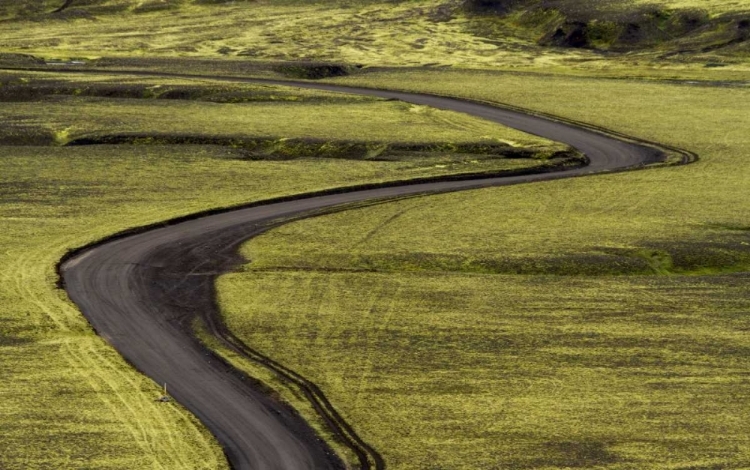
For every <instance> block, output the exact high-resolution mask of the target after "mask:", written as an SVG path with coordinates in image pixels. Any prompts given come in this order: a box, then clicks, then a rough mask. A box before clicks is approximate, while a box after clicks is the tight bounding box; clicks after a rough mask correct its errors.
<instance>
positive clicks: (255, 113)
mask: <svg viewBox="0 0 750 470" xmlns="http://www.w3.org/2000/svg"><path fill="white" fill-rule="evenodd" d="M45 77H48V78H47V79H44V78H41V77H38V76H34V75H31V74H3V75H2V78H1V79H0V83H2V86H0V100H2V103H1V106H0V120H1V121H2V122H3V126H2V131H1V132H0V134H2V136H0V280H1V281H2V282H0V377H2V381H1V383H0V429H1V430H2V432H0V468H2V469H3V470H6V469H7V470H27V469H36V468H55V469H67V468H96V469H128V470H131V469H147V468H148V469H151V468H153V469H175V470H177V469H179V470H183V469H221V468H227V464H226V462H225V460H224V456H223V454H222V451H221V449H220V448H219V446H218V445H217V444H216V442H215V441H214V439H213V438H212V437H211V436H210V435H209V434H208V433H207V432H206V431H205V429H203V428H202V426H201V425H200V424H199V423H198V422H197V421H196V420H195V419H194V418H193V417H192V416H191V415H190V414H189V413H187V412H186V411H185V410H184V409H182V408H181V407H180V406H179V405H177V404H175V403H158V402H156V401H155V399H156V398H157V397H158V396H159V395H160V389H159V387H158V386H157V385H156V384H154V383H152V382H151V381H150V380H148V379H146V378H144V377H143V376H141V375H140V374H138V373H137V372H135V371H134V370H133V369H132V368H131V367H130V366H129V365H128V364H126V363H125V362H124V361H123V360H122V359H121V358H120V357H119V355H117V353H116V352H115V351H114V350H112V349H111V348H110V347H109V345H108V344H107V343H106V341H104V340H103V339H101V338H99V337H98V336H96V335H95V334H94V332H93V331H92V330H91V328H90V327H89V325H88V323H87V322H86V321H85V319H84V317H83V316H82V315H81V314H80V312H78V311H77V309H76V308H75V307H74V306H73V305H72V304H71V303H70V302H69V301H68V300H67V298H66V296H65V294H64V292H63V291H62V290H60V289H58V288H57V287H56V281H57V278H56V274H55V265H56V263H57V262H58V260H59V259H60V258H61V257H62V256H63V254H64V253H65V252H66V251H67V250H69V249H71V248H75V247H78V246H82V245H85V244H87V243H90V242H93V241H95V240H97V239H100V238H103V237H106V236H108V235H111V234H112V233H115V232H118V231H121V230H124V229H127V228H131V227H135V226H140V225H145V224H150V223H156V222H159V221H163V220H165V219H169V218H173V217H176V216H180V215H186V214H190V213H194V212H198V211H201V210H206V209H209V208H215V207H223V206H229V205H233V204H239V203H243V202H248V201H255V200H260V199H264V198H269V197H275V196H283V195H289V194H295V193H301V192H306V191H313V190H320V189H325V188H332V187H339V186H346V185H353V184H358V183H363V182H372V181H383V180H388V179H391V180H392V179H402V178H405V177H411V176H425V175H430V174H435V172H438V173H440V172H445V171H451V170H450V168H449V167H452V168H453V171H456V170H458V171H464V169H465V168H466V167H471V166H482V164H480V163H477V164H475V163H471V162H472V161H474V160H476V159H477V157H476V156H474V157H470V156H469V155H468V154H464V155H460V154H458V153H456V152H454V151H446V152H444V153H440V152H423V153H418V152H417V153H416V154H415V153H414V152H406V153H402V154H395V155H394V154H391V155H390V158H380V159H375V158H373V159H369V160H368V159H366V158H347V159H342V158H328V157H327V154H326V151H325V148H321V147H320V146H319V147H316V148H315V151H314V152H313V155H312V156H308V157H305V158H292V159H285V160H282V161H279V159H277V158H274V157H273V155H272V153H269V154H270V155H271V156H270V157H269V158H260V157H258V158H247V154H246V153H245V150H244V149H242V148H234V147H233V146H231V145H134V144H128V145H94V146H64V144H65V143H66V142H68V140H69V139H73V138H76V137H77V136H85V135H92V134H99V133H105V132H112V131H113V130H119V131H125V130H127V131H138V132H149V133H160V134H162V135H170V133H174V132H176V131H180V132H194V133H195V132H199V131H201V132H209V131H210V132H211V133H212V134H213V133H215V134H221V133H222V132H224V133H231V134H232V135H235V134H237V133H242V132H250V131H252V132H253V135H260V136H269V135H273V136H278V137H281V136H284V137H290V138H299V139H309V138H316V139H319V141H320V142H334V143H335V142H345V141H349V140H351V141H356V139H358V138H362V136H364V135H368V136H379V137H383V138H384V137H385V136H386V135H390V136H394V137H395V136H399V137H404V139H407V137H408V139H415V140H417V141H421V142H426V143H430V142H432V143H434V144H436V146H438V147H440V146H442V145H446V144H450V143H451V142H461V141H464V142H466V141H469V139H473V138H474V137H475V136H476V135H477V134H480V135H484V134H486V135H487V136H492V138H499V139H505V140H514V141H515V140H520V141H524V142H535V143H537V144H541V145H542V146H543V145H544V144H545V141H542V140H540V139H537V138H534V137H532V136H525V135H523V134H520V133H517V132H513V131H508V132H506V131H505V130H503V129H502V128H501V127H499V126H496V125H491V126H490V125H488V124H487V123H484V122H481V121H477V120H474V119H469V118H467V117H464V116H460V115H454V114H450V113H442V112H438V113H435V112H432V111H430V110H424V109H412V108H409V107H404V106H399V105H396V104H394V103H388V102H377V101H358V100H351V99H341V98H337V97H333V96H332V95H329V94H310V93H304V92H295V91H290V90H285V89H281V88H265V87H260V88H258V87H234V88H233V87H230V86H228V85H226V84H217V83H199V84H196V83H191V84H186V83H176V82H169V81H166V82H163V83H154V82H152V81H142V80H119V79H117V80H116V79H113V78H112V77H100V79H99V80H94V81H81V80H78V81H77V80H76V79H74V78H68V77H54V80H50V79H49V76H47V75H45ZM157 85H161V87H159V86H157ZM9 90H10V91H9ZM144 90H145V91H146V92H147V93H145V92H144ZM170 90H172V91H175V90H176V91H180V92H186V90H187V91H191V92H192V93H194V94H195V95H196V96H203V97H208V96H212V97H214V98H216V99H215V100H213V101H211V100H208V101H200V100H197V98H196V97H195V96H194V98H195V99H194V100H186V99H184V98H185V97H186V95H180V96H182V98H183V99H177V98H179V97H180V96H172V97H171V99H167V98H169V97H168V96H162V99H161V100H160V99H157V97H156V96H155V95H156V94H159V93H162V92H163V93H168V92H170ZM176 91H175V93H176V94H178V93H177V92H176ZM128 94H130V95H128ZM188 95H189V93H188ZM271 95H272V96H273V97H275V98H271ZM107 96H109V97H107ZM127 96H131V97H130V98H127ZM227 96H230V97H234V98H238V97H244V98H247V99H242V100H240V101H241V102H240V103H236V104H228V103H225V102H220V103H217V102H215V101H217V100H218V98H217V97H224V98H226V97H227ZM293 98H296V100H292V99H293ZM219 101H220V100H219ZM290 102H291V104H290ZM149 104H150V105H151V106H147V105H149ZM363 107H364V108H363ZM218 110H220V112H219V111H218ZM315 116H317V119H316V118H315ZM232 117H233V118H234V119H232ZM321 117H324V118H325V119H321ZM294 123H297V124H299V127H297V126H295V125H294ZM303 124H304V126H303ZM241 135H244V134H241ZM437 135H441V136H442V137H444V138H445V139H446V140H439V141H434V140H431V139H433V138H435V137H436V136H437ZM13 139H15V140H14V143H15V144H22V145H15V146H10V145H8V143H9V142H10V141H11V140H13ZM408 139H407V140H408ZM448 147H450V145H448ZM383 155H388V152H387V149H386V150H384V151H383ZM484 157H486V158H488V159H489V160H488V161H490V160H493V159H492V158H490V156H488V155H485V156H484ZM480 158H481V157H480ZM514 161H516V162H519V163H510V166H514V165H517V164H521V165H522V164H523V162H522V161H521V160H514ZM498 164H499V165H500V166H502V165H503V163H502V162H501V160H497V159H494V163H492V164H491V165H490V166H492V167H493V168H498V167H497V166H496V165H498Z"/></svg>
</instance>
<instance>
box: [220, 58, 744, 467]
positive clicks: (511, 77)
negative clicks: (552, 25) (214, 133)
mask: <svg viewBox="0 0 750 470" xmlns="http://www.w3.org/2000/svg"><path fill="white" fill-rule="evenodd" d="M341 81H343V82H345V83H356V84H360V85H363V84H364V85H370V86H383V87H396V88H407V89H419V90H423V91H428V92H433V93H443V94H450V95H458V96H467V97H469V98H473V99H481V100H489V101H492V100H497V101H500V102H506V103H512V104H515V105H519V106H531V107H534V109H537V110H539V111H544V112H549V113H554V114H558V115H562V116H566V117H569V118H573V119H578V120H583V121H586V122H590V123H593V124H597V125H601V126H606V127H609V128H613V129H617V130H619V131H622V132H626V133H629V134H632V135H636V136H639V137H642V138H646V139H652V140H657V141H661V142H664V143H668V144H672V145H676V146H680V147H683V148H686V149H689V150H692V151H695V152H697V153H698V154H699V155H700V156H701V160H700V162H698V163H696V164H693V165H689V166H686V167H675V168H662V169H657V170H649V171H642V172H633V173H627V174H617V175H605V176H597V177H589V178H578V179H572V180H566V181H555V182H547V183H539V184H534V185H527V186H515V187H508V188H499V189H486V190H480V191H472V192H465V193H458V194H449V195H440V196H433V197H427V198H422V199H413V200H407V201H401V202H397V203H392V204H385V205H379V206H376V207H372V208H367V209H359V210H352V211H348V212H343V213H339V214H334V215H329V216H324V217H319V218H314V219H308V220H304V221H300V222H295V223H293V224H290V225H286V226H284V227H280V228H278V229H275V230H273V231H271V232H269V233H267V234H266V235H263V236H261V237H259V238H257V239H255V240H253V241H251V242H250V243H248V244H247V245H246V246H245V248H244V249H243V252H244V255H245V256H246V257H248V259H252V260H253V262H252V263H251V264H249V265H247V266H246V268H245V272H241V273H233V274H229V275H226V276H224V277H223V278H222V279H221V280H220V282H219V290H220V301H221V304H222V306H223V308H224V309H225V312H226V321H227V323H228V325H229V326H230V327H231V328H232V329H233V330H234V331H235V332H236V333H238V334H239V335H240V336H241V337H242V338H243V340H245V341H246V342H247V343H248V344H251V345H253V347H255V348H257V349H259V350H261V351H262V352H263V353H265V354H268V355H270V356H272V357H274V358H275V359H277V360H279V361H280V362H282V363H284V364H286V365H287V366H289V367H291V368H292V369H294V370H296V371H298V372H300V373H302V374H303V375H305V376H306V377H307V378H308V379H310V380H312V381H314V382H316V383H317V384H319V385H320V386H321V387H322V389H323V390H324V391H325V393H326V394H327V395H328V396H329V398H330V399H331V401H332V402H333V403H334V404H335V405H336V406H337V407H338V409H339V410H340V411H341V412H342V414H343V415H344V416H345V417H346V418H347V419H348V420H349V421H350V422H351V423H353V424H354V426H355V428H356V429H357V431H358V432H359V433H360V435H361V436H362V437H363V438H365V439H366V440H368V442H370V443H371V444H373V445H374V446H375V447H376V448H378V449H379V450H381V451H382V453H383V455H384V456H385V458H386V460H387V462H388V464H389V468H392V469H438V468H440V469H476V468H483V469H494V468H498V469H500V468H503V469H505V468H518V469H522V468H529V469H530V468H542V469H557V468H608V469H630V468H654V469H656V468H659V469H663V468H667V469H683V470H684V469H688V468H690V469H718V468H732V469H740V468H747V467H749V466H750V439H748V435H750V434H749V433H748V431H750V428H749V427H748V424H747V423H748V422H750V421H748V410H750V395H748V394H747V393H746V392H745V391H744V389H745V388H746V385H747V380H748V379H747V377H748V373H749V372H750V362H748V357H749V356H748V354H747V351H748V347H750V342H748V338H747V334H746V332H747V329H748V328H749V327H750V325H749V324H748V315H747V314H748V312H750V302H748V287H747V279H748V277H747V274H743V273H741V272H742V271H747V270H748V269H749V268H750V236H748V228H749V227H750V204H748V201H746V200H745V198H744V197H743V195H744V194H745V193H746V192H747V187H748V186H747V181H749V180H750V179H749V178H750V165H749V164H748V160H749V159H750V152H748V146H749V144H750V141H749V140H748V136H747V135H746V134H747V133H745V132H744V129H745V128H747V127H748V125H750V119H749V116H750V115H748V113H747V112H746V110H745V105H744V103H746V102H748V99H750V89H747V88H737V87H722V86H691V85H680V84H673V85H668V84H659V83H644V82H639V81H628V80H597V79H585V78H571V77H567V78H566V77H560V76H558V77H555V76H534V75H518V74H502V73H491V72H460V71H454V72H449V71H443V72H437V71H434V72H433V71H424V72H409V73H398V72H395V71H394V72H384V73H372V74H368V75H366V76H361V77H358V78H346V79H342V80H341ZM467 221H470V223H467ZM733 273H734V274H733ZM247 367H249V368H250V369H249V370H253V369H252V366H247ZM287 396H291V394H287ZM290 400H294V398H293V397H292V398H290Z"/></svg>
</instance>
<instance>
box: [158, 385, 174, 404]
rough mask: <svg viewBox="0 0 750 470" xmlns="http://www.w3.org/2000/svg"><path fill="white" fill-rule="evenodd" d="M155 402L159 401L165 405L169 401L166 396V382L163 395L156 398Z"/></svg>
mask: <svg viewBox="0 0 750 470" xmlns="http://www.w3.org/2000/svg"><path fill="white" fill-rule="evenodd" d="M156 401H160V402H162V403H167V402H169V401H171V399H170V398H169V395H167V383H166V382H164V394H163V395H162V396H160V397H159V398H157V399H156Z"/></svg>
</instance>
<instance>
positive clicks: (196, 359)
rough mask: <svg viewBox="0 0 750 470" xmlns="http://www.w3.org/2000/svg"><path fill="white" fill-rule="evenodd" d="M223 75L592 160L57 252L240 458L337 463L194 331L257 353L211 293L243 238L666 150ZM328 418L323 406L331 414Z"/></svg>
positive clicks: (517, 114)
mask: <svg viewBox="0 0 750 470" xmlns="http://www.w3.org/2000/svg"><path fill="white" fill-rule="evenodd" d="M107 73H112V72H107ZM128 73H130V72H128ZM140 74H141V75H152V76H159V75H161V76H168V75H166V74H163V75H162V74H147V73H140ZM172 76H174V75H172ZM202 78H209V77H202ZM210 78H213V79H216V78H220V77H210ZM222 79H226V80H232V81H237V82H261V83H275V84H280V85H291V86H299V87H307V88H314V89H322V90H329V91H336V92H344V93H356V94H363V95H372V96H379V97H383V98H390V99H397V100H402V101H406V102H410V103H416V104H422V105H428V106H433V107H436V108H440V109H449V110H453V111H458V112H462V113H466V114H470V115H472V116H476V117H479V118H483V119H487V120H490V121H494V122H497V123H499V124H504V125H506V126H510V127H513V128H516V129H519V130H522V131H526V132H529V133H532V134H536V135H540V136H543V137H546V138H548V139H551V140H556V141H559V142H564V143H567V144H569V145H571V146H572V147H575V148H576V149H578V150H580V151H581V152H583V153H584V154H586V155H587V156H588V158H589V159H590V165H588V166H587V167H583V168H578V169H573V170H569V171H564V172H559V173H542V174H531V175H523V176H510V177H492V178H484V179H477V180H465V181H434V182H427V183H420V184H403V185H399V186H390V187H374V188H370V189H359V190H353V191H347V190H341V191H340V192H337V193H334V194H328V195H310V196H307V197H306V196H300V197H299V198H296V199H294V200H287V201H276V202H273V201H272V202H268V203H263V204H256V205H254V206H252V207H246V208H241V209H235V210H231V211H228V212H223V213H217V214H212V215H205V216H201V217H199V218H195V219H192V220H187V221H183V222H179V223H173V224H171V225H167V226H163V227H159V228H152V229H148V230H145V231H143V232H141V233H135V234H132V235H128V236H124V237H119V238H116V239H113V240H110V241H107V242H103V243H101V244H98V245H96V246H93V247H89V248H85V249H81V250H78V251H77V252H75V253H74V254H72V255H71V256H70V257H68V258H67V259H66V260H65V261H64V262H62V263H61V265H60V274H61V277H62V280H63V283H64V286H65V288H66V289H67V291H68V294H69V296H70V298H71V299H72V300H73V301H74V302H75V303H76V304H77V305H78V306H79V307H80V309H81V311H82V312H83V313H84V315H85V316H86V318H88V320H89V321H90V322H91V324H92V325H93V327H94V328H95V329H96V331H97V332H98V333H99V334H100V335H101V336H103V337H104V338H106V340H107V341H109V342H110V343H111V344H112V345H113V346H114V347H115V348H116V349H117V350H118V351H119V352H120V354H122V355H123V356H124V357H125V358H126V359H127V360H128V361H129V362H130V363H131V364H133V365H134V366H135V367H136V368H137V369H138V370H140V371H141V372H143V373H144V374H146V375H148V376H149V377H151V378H152V379H153V380H155V381H156V382H157V383H159V384H161V383H165V382H166V383H168V384H169V390H170V393H171V395H172V396H173V397H174V399H175V400H177V401H178V402H179V403H181V404H182V405H184V406H185V407H186V408H188V409H189V410H190V411H191V412H193V413H195V415H196V416H197V417H198V418H199V419H200V420H201V421H202V422H203V423H204V424H205V425H206V426H207V427H208V428H209V429H210V430H211V432H213V433H214V434H215V435H216V437H217V438H218V440H219V442H220V443H221V444H222V445H223V447H224V449H225V451H226V453H227V457H228V459H229V461H230V462H231V465H232V466H233V468H235V469H237V470H244V469H290V470H303V469H318V470H319V469H328V468H343V465H342V463H341V462H340V460H339V459H338V458H337V457H336V456H335V455H334V454H333V453H332V452H331V450H330V449H329V448H328V447H327V446H326V445H325V444H324V443H323V442H321V441H320V440H319V439H318V438H317V437H316V436H315V434H314V433H313V431H312V430H311V428H310V427H309V425H307V424H306V423H305V422H304V421H303V420H302V419H301V418H300V417H299V416H298V415H297V414H296V413H295V412H294V411H293V410H291V409H289V408H288V407H287V406H285V405H281V404H279V403H278V402H276V401H275V400H273V399H271V398H269V397H268V396H267V395H266V394H264V393H263V391H262V390H261V388H259V387H258V385H257V384H255V383H253V381H252V380H251V379H249V378H247V377H245V376H243V375H242V374H241V373H240V372H238V371H236V370H235V369H233V368H231V367H229V366H228V365H226V364H225V363H224V362H223V361H221V360H219V359H218V358H217V357H216V356H214V355H212V354H211V353H210V352H208V351H207V350H206V349H204V348H203V347H202V346H201V345H200V343H199V342H198V341H197V340H196V338H195V336H194V334H193V333H192V329H191V325H192V323H193V322H194V320H195V319H196V318H203V319H204V320H205V321H206V323H207V324H208V325H209V329H210V330H211V332H212V333H214V334H216V335H217V337H218V338H220V339H221V340H222V341H224V342H225V344H227V345H229V346H230V347H233V348H234V349H236V350H238V351H240V350H242V351H244V353H245V354H246V355H249V356H252V355H253V354H255V352H254V351H252V349H250V348H249V347H247V346H245V345H242V344H235V343H234V342H235V341H236V339H234V338H233V337H232V336H231V333H229V332H227V331H226V330H225V329H224V328H223V326H222V324H221V321H220V317H219V315H218V307H217V305H216V303H215V290H214V281H215V280H216V278H217V277H218V276H219V275H220V274H222V273H224V272H226V271H227V270H230V269H232V267H234V266H236V265H237V264H238V263H241V262H242V260H241V259H240V258H239V257H238V255H237V251H238V248H239V246H240V245H241V244H242V243H243V242H245V241H246V240H248V239H249V238H251V237H253V236H254V235H257V234H259V233H261V232H263V231H266V230H268V229H269V227H272V226H277V225H279V224H280V223H283V222H284V221H288V220H289V219H290V218H294V217H302V216H309V215H311V214H314V213H315V212H316V211H321V210H326V209H328V210H330V209H331V208H335V207H337V206H342V205H346V204H355V203H363V202H366V201H374V200H382V199H388V198H396V197H405V196H414V195H421V194H427V193H430V194H431V193H439V192H448V191H459V190H467V189H475V188H484V187H489V186H502V185H511V184H519V183H530V182H534V181H543V180H551V179H556V178H566V177H572V176H582V175H586V174H592V173H598V172H604V171H613V170H622V169H626V168H632V167H638V166H642V165H644V164H649V163H654V162H658V161H661V160H663V158H664V155H665V154H664V152H663V151H662V150H660V149H657V148H656V147H651V146H647V145H644V144H638V143H634V142H631V141H627V140H624V139H621V138H619V137H616V136H613V135H605V134H603V133H600V132H596V131H593V130H590V129H587V128H583V127H578V126H576V125H574V124H570V123H565V122H558V121H554V120H550V119H547V118H544V117H539V116H534V115H530V114H526V113H524V112H521V111H518V110H511V109H501V108H497V107H493V106H489V105H485V104H478V103H473V102H468V101H462V100H458V99H452V98H442V97H437V96H430V95H421V94H413V93H402V92H395V91H382V90H370V89H363V88H348V87H340V86H334V85H328V84H319V83H307V82H302V83H300V82H282V81H273V80H250V79H237V78H226V77H225V78H222ZM254 359H256V360H259V361H260V362H262V363H263V362H264V361H268V363H267V364H266V365H267V366H269V367H271V369H272V370H273V367H276V366H278V367H279V368H281V369H280V370H281V373H282V374H283V373H285V372H284V370H285V369H283V366H281V365H279V364H276V363H273V361H271V360H270V359H269V358H264V357H262V356H261V357H255V358H254ZM272 366H273V367H272ZM286 371H287V372H288V373H290V374H293V372H292V371H288V370H286ZM300 379H301V380H303V381H304V378H300ZM309 385H310V386H311V387H313V388H315V387H314V384H309ZM303 388H304V387H303ZM318 392H319V391H318ZM318 392H314V391H313V392H311V393H313V394H316V393H318ZM305 393H306V392H305ZM320 395H321V397H322V392H321V393H320ZM318 398H319V399H320V400H321V401H320V406H321V407H323V408H330V410H328V412H330V413H331V415H330V416H329V418H330V419H332V420H333V421H334V422H333V423H329V426H332V427H333V428H335V427H336V426H343V427H344V428H347V427H348V425H347V424H346V423H344V422H343V420H341V422H338V423H337V422H336V421H337V419H338V418H336V416H337V414H336V413H335V409H333V407H332V406H331V405H330V403H327V400H325V397H322V398H320V397H318ZM324 413H325V412H324ZM329 418H326V417H325V416H324V419H326V421H328V419H329ZM348 429H349V431H346V429H344V431H343V432H344V434H345V435H340V437H341V439H342V440H343V441H344V442H345V443H346V441H347V440H350V441H352V443H347V445H350V447H352V448H353V449H354V450H355V452H357V455H358V456H359V458H360V466H361V467H362V468H384V466H385V464H384V463H383V461H382V459H380V457H379V455H378V454H377V452H375V451H374V450H373V449H371V448H369V446H367V445H366V444H365V443H364V442H361V440H358V439H359V438H358V437H357V436H356V434H355V433H354V430H352V429H351V428H350V427H349V428H348ZM333 431H334V432H335V433H337V434H338V433H339V431H336V430H335V429H334V430H333ZM357 449H359V450H357Z"/></svg>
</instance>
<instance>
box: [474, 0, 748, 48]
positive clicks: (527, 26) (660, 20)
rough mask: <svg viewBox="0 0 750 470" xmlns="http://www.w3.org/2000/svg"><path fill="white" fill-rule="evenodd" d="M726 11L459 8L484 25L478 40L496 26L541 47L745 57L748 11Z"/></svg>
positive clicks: (553, 5) (487, 0) (502, 1)
mask: <svg viewBox="0 0 750 470" xmlns="http://www.w3.org/2000/svg"><path fill="white" fill-rule="evenodd" d="M722 7H725V8H727V10H723V9H722ZM728 7H729V4H727V5H723V4H721V3H719V4H713V3H711V2H705V3H702V4H697V3H692V4H686V3H685V2H679V1H678V2H669V1H663V2H649V3H646V2H586V1H582V0H543V1H538V0H468V1H467V2H465V3H464V5H463V8H464V10H465V11H466V12H468V13H469V14H472V15H475V16H476V17H478V18H480V19H482V20H484V22H483V23H482V22H481V21H480V22H479V23H478V24H477V31H478V32H479V33H480V34H481V33H482V26H484V28H485V29H484V33H485V34H488V35H490V36H492V34H493V31H492V25H493V23H492V22H493V20H494V21H497V22H498V23H499V24H498V25H495V26H496V27H498V26H499V25H500V24H504V25H505V30H504V31H502V32H508V31H512V29H511V28H516V30H521V31H522V32H523V31H525V32H526V34H529V35H536V36H537V37H538V39H537V42H538V43H539V44H540V45H542V46H556V47H570V48H584V49H600V50H608V51H615V52H628V51H634V50H658V51H662V52H665V51H666V52H680V53H686V52H693V53H696V52H709V51H720V53H721V54H726V55H730V56H731V55H734V54H738V55H747V53H748V51H750V49H749V47H750V46H748V40H749V39H750V6H749V7H748V8H747V9H746V10H745V11H742V10H741V9H740V10H739V11H738V10H737V6H736V5H735V6H734V9H732V10H729V9H728ZM740 8H741V7H740ZM497 32H500V31H497Z"/></svg>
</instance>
